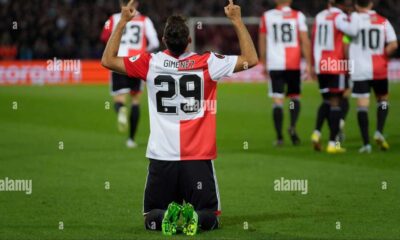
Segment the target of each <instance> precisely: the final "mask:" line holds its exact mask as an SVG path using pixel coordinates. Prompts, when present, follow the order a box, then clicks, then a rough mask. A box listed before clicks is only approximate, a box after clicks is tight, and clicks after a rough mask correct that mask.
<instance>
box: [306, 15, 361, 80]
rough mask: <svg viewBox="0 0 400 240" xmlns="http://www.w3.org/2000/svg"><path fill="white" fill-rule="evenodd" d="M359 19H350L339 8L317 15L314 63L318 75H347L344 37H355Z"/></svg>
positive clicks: (313, 32) (314, 34)
mask: <svg viewBox="0 0 400 240" xmlns="http://www.w3.org/2000/svg"><path fill="white" fill-rule="evenodd" d="M357 24H358V19H357V18H356V17H354V16H353V15H352V17H351V18H349V17H348V16H347V15H346V14H345V13H344V12H343V11H342V10H340V9H339V8H335V7H332V8H329V9H326V10H324V11H322V12H320V13H318V14H317V16H316V17H315V23H314V26H313V31H312V46H313V62H314V66H315V72H316V73H317V74H345V73H347V72H348V70H349V67H350V66H349V65H346V60H347V59H346V56H345V48H344V47H345V43H344V42H343V37H344V35H345V34H347V35H350V36H352V35H355V34H356V33H357V30H356V26H357Z"/></svg>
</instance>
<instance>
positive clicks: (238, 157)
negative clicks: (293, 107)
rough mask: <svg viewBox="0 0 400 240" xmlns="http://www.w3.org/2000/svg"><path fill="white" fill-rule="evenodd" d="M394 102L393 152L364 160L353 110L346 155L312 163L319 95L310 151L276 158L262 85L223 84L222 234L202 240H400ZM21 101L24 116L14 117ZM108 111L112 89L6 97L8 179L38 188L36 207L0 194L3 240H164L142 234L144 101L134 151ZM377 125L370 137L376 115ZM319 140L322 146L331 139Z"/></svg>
mask: <svg viewBox="0 0 400 240" xmlns="http://www.w3.org/2000/svg"><path fill="white" fill-rule="evenodd" d="M391 93H392V94H391V108H390V115H389V119H388V123H387V127H386V134H387V135H388V140H389V142H390V143H391V146H392V148H391V150H390V151H389V152H385V153H382V152H379V151H378V150H377V148H376V147H375V148H374V152H373V153H372V154H371V155H360V154H358V152H357V151H358V148H359V147H360V145H361V140H360V135H359V129H358V126H357V121H356V113H355V107H354V101H352V108H351V111H350V113H349V118H348V121H347V129H346V130H347V140H346V142H345V144H344V145H345V147H347V148H348V151H349V152H348V153H346V154H344V155H338V156H330V155H327V154H325V153H316V152H313V151H312V148H311V144H310V140H309V137H310V134H311V132H312V130H313V126H314V121H315V115H316V109H317V106H318V104H319V103H320V98H319V94H318V92H317V86H316V84H305V85H304V97H303V102H302V113H301V117H300V122H299V134H300V136H301V138H302V140H303V143H302V145H301V146H299V147H292V146H291V145H290V142H289V138H288V137H286V146H284V147H283V148H279V149H276V148H274V147H273V146H272V142H273V140H274V137H275V133H274V130H273V127H272V116H271V102H270V100H268V98H267V96H266V85H264V84H221V85H220V86H219V93H218V99H219V102H218V124H217V126H218V130H217V131H218V137H217V138H218V147H219V157H218V159H217V161H216V171H217V176H218V181H219V186H220V193H221V199H222V208H223V215H222V218H221V222H222V228H221V229H219V230H216V231H213V232H207V233H200V234H199V235H197V236H196V237H194V239H398V238H399V236H400V228H399V227H398V226H399V225H400V218H399V212H400V205H399V199H400V187H399V183H400V174H399V170H400V159H399V153H400V150H399V145H400V136H399V135H400V133H399V131H398V129H399V128H398V125H397V124H398V122H400V108H399V106H400V95H399V93H400V85H396V84H393V85H391ZM144 99H145V98H144ZM13 101H16V102H17V103H18V110H12V102H13ZM106 101H110V97H109V95H108V87H107V86H94V87H93V86H68V87H1V88H0V179H4V178H5V177H8V178H12V179H32V180H33V193H32V195H25V194H24V193H21V192H0V239H8V240H12V239H18V240H23V239H32V240H33V239H74V240H75V239H166V237H164V236H162V235H161V232H148V231H145V230H144V224H143V217H142V214H141V211H142V200H143V186H144V183H145V177H146V173H147V163H148V162H147V159H146V158H145V156H144V155H145V149H146V143H147V138H148V132H149V126H148V111H147V101H143V102H144V103H143V105H142V106H143V107H142V108H141V111H142V118H141V121H140V126H139V132H138V143H139V144H140V147H139V148H138V149H136V150H128V149H126V147H125V136H124V135H121V134H119V133H117V129H116V116H115V114H114V112H113V109H112V105H111V106H110V110H106V109H105V102H106ZM285 113H286V115H285V126H286V127H285V129H286V128H287V124H288V115H287V110H286V112H285ZM370 118H371V135H372V133H373V131H372V130H373V129H374V128H375V127H374V126H375V105H373V106H372V107H371V111H370ZM324 127H325V129H326V124H325V126H324ZM323 136H324V139H325V143H326V137H327V131H326V130H325V131H324V134H323ZM59 141H63V142H64V150H59V149H58V147H59ZM245 141H247V142H248V145H249V149H248V150H244V149H243V147H244V142H245ZM281 177H284V178H286V179H308V185H309V193H308V195H301V194H300V193H299V192H276V191H274V189H273V186H274V184H273V181H274V180H275V179H280V178H281ZM107 181H108V182H109V183H110V190H106V189H105V184H106V182H107ZM382 181H386V182H387V184H388V189H387V190H386V191H383V190H382V189H381V186H382ZM338 221H339V222H340V224H341V229H340V230H337V229H336V222H338ZM59 222H63V224H64V230H59ZM245 222H247V224H248V229H247V230H245V229H244V226H245V225H246V223H245ZM176 238H177V239H186V238H187V237H185V236H177V237H176Z"/></svg>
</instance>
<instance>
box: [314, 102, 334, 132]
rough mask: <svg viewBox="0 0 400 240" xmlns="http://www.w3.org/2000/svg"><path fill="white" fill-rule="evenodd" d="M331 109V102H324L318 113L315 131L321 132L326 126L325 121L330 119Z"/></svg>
mask: <svg viewBox="0 0 400 240" xmlns="http://www.w3.org/2000/svg"><path fill="white" fill-rule="evenodd" d="M330 109H331V107H330V105H329V102H327V101H323V102H322V103H321V105H320V106H319V108H318V113H317V123H316V125H315V130H318V131H321V129H322V126H323V125H324V121H325V119H328V117H329V111H330Z"/></svg>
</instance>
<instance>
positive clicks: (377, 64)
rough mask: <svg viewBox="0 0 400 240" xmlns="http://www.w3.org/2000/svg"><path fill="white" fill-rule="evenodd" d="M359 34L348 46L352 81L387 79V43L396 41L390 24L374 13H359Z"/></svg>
mask: <svg viewBox="0 0 400 240" xmlns="http://www.w3.org/2000/svg"><path fill="white" fill-rule="evenodd" d="M359 16H360V19H361V21H360V25H359V32H358V35H357V37H356V38H355V39H353V41H352V42H351V44H350V51H349V53H350V59H351V60H352V61H354V72H353V73H352V74H351V79H352V80H353V81H363V80H381V79H387V77H388V58H387V56H386V53H385V46H386V44H387V43H390V42H394V41H397V37H396V33H395V31H394V29H393V26H392V25H391V24H390V22H389V21H388V20H387V19H386V18H384V17H382V16H381V15H379V14H377V13H376V12H375V11H369V12H368V13H360V14H359Z"/></svg>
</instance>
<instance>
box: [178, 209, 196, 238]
mask: <svg viewBox="0 0 400 240" xmlns="http://www.w3.org/2000/svg"><path fill="white" fill-rule="evenodd" d="M181 214H182V218H183V233H185V234H186V235H187V236H194V235H196V233H197V228H198V222H199V216H198V215H197V213H196V211H195V210H194V208H193V206H192V204H190V203H185V204H183V207H182V211H181Z"/></svg>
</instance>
